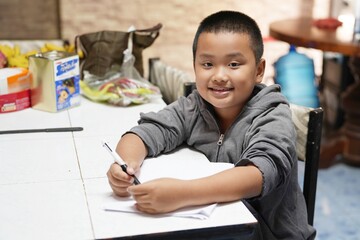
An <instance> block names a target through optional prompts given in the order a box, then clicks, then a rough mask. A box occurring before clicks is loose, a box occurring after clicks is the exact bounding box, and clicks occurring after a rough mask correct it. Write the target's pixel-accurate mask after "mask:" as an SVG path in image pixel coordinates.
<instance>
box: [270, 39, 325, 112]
mask: <svg viewBox="0 0 360 240" xmlns="http://www.w3.org/2000/svg"><path fill="white" fill-rule="evenodd" d="M274 67H275V83H278V84H279V85H280V86H281V92H282V93H283V94H284V95H285V97H286V98H287V99H288V100H289V102H290V103H294V104H298V105H301V106H306V107H313V108H315V107H318V106H319V98H318V89H317V86H316V83H315V70H314V61H313V60H312V59H311V58H309V57H307V56H306V55H305V54H301V53H298V52H297V51H296V48H295V46H290V50H289V52H288V53H287V54H286V55H284V56H282V57H280V58H279V59H278V60H277V61H276V62H275V63H274Z"/></svg>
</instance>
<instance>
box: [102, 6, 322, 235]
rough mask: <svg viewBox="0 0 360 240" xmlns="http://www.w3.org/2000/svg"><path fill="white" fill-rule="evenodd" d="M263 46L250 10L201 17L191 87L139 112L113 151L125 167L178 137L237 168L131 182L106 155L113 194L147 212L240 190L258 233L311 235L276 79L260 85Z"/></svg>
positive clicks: (234, 196)
mask: <svg viewBox="0 0 360 240" xmlns="http://www.w3.org/2000/svg"><path fill="white" fill-rule="evenodd" d="M262 54H263V42H262V36H261V32H260V29H259V28H258V26H257V24H256V22H255V21H254V20H253V19H251V18H250V17H248V16H246V15H244V14H242V13H239V12H232V11H221V12H218V13H215V14H212V15H210V16H208V17H207V18H205V19H204V20H203V21H202V22H201V24H200V26H199V28H198V30H197V33H196V35H195V39H194V43H193V58H194V59H193V64H194V71H195V76H196V87H197V90H195V91H194V92H193V93H192V94H190V95H189V96H188V97H187V98H185V97H182V98H180V99H179V100H178V101H176V102H174V103H172V104H170V105H168V106H167V107H165V108H164V109H163V110H162V111H159V112H158V113H153V112H151V113H147V114H141V119H140V121H139V125H138V126H136V127H134V128H132V129H131V130H130V131H129V132H128V133H126V134H125V135H123V136H122V138H121V139H120V141H119V143H118V146H117V149H116V150H117V152H118V153H119V154H120V156H121V157H122V158H123V159H124V160H125V161H126V162H127V163H128V165H129V166H130V167H129V171H128V173H129V174H130V175H131V174H134V173H135V172H136V171H137V170H138V169H139V168H140V166H141V163H142V162H143V160H144V158H146V157H153V156H156V155H158V154H161V153H164V152H169V151H172V150H174V149H175V148H176V147H178V146H179V145H181V144H183V143H186V144H188V145H189V146H191V147H193V148H195V149H197V150H199V151H200V152H202V153H204V154H205V155H206V156H207V158H208V159H209V160H210V161H212V162H217V161H221V162H231V163H233V164H234V165H235V167H234V168H232V169H229V170H226V171H223V172H220V173H218V174H215V175H212V176H209V177H205V178H201V179H195V180H187V181H184V180H178V179H171V178H162V179H156V180H153V181H150V182H147V183H143V184H140V185H132V182H133V178H132V177H131V176H129V175H127V174H126V173H124V172H123V171H122V170H121V168H120V167H119V166H118V165H116V164H113V165H112V166H111V167H110V169H109V171H108V179H109V183H110V186H111V187H112V189H113V191H114V193H115V194H117V195H119V196H128V195H129V194H131V195H132V196H133V197H134V199H135V200H136V202H137V204H136V207H137V208H138V209H139V210H140V211H143V212H145V213H150V214H156V213H165V212H171V211H174V210H176V209H179V208H182V207H185V206H194V205H203V204H210V203H215V202H230V201H235V200H239V199H242V200H244V202H245V203H246V204H247V206H248V207H249V208H250V209H251V210H252V211H255V215H256V217H257V219H258V221H259V228H260V229H258V230H257V231H256V239H266V240H269V239H292V240H294V239H313V238H314V236H315V230H314V229H313V228H312V227H311V226H309V225H308V223H307V216H306V207H305V201H304V199H303V195H302V192H301V189H300V187H299V185H298V182H297V157H296V152H295V130H294V127H293V123H292V120H291V112H290V109H289V106H288V102H287V101H286V99H285V98H284V97H283V95H281V93H280V89H279V86H278V85H272V86H268V87H266V86H265V85H263V84H261V81H262V78H263V75H264V70H265V60H264V59H262ZM199 171H201V169H199ZM169 193H171V194H169Z"/></svg>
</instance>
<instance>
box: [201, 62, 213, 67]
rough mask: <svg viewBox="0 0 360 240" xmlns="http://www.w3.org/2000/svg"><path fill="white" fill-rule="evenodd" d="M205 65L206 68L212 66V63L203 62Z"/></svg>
mask: <svg viewBox="0 0 360 240" xmlns="http://www.w3.org/2000/svg"><path fill="white" fill-rule="evenodd" d="M203 66H204V67H205V68H210V67H212V64H211V63H210V62H206V63H203Z"/></svg>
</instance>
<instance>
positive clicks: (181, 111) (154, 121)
mask: <svg viewBox="0 0 360 240" xmlns="http://www.w3.org/2000/svg"><path fill="white" fill-rule="evenodd" d="M187 101H189V99H186V98H184V97H182V98H180V99H179V100H178V101H175V102H173V103H172V104H170V105H168V106H166V107H165V108H164V109H162V110H160V111H159V112H156V113H155V112H149V113H146V114H145V113H141V114H140V120H139V121H138V123H139V125H137V126H135V127H133V128H131V129H130V131H129V132H132V133H135V134H137V135H138V136H139V137H140V138H141V139H142V140H143V142H144V144H145V145H146V146H147V148H148V156H149V157H154V156H157V155H159V154H160V153H166V152H170V151H172V150H174V149H175V148H176V147H178V146H179V145H181V144H182V143H183V142H184V141H185V138H186V126H187V125H188V124H187V117H186V115H189V114H188V112H189V109H188V108H189V107H190V106H191V105H192V104H188V103H187ZM190 111H191V110H190Z"/></svg>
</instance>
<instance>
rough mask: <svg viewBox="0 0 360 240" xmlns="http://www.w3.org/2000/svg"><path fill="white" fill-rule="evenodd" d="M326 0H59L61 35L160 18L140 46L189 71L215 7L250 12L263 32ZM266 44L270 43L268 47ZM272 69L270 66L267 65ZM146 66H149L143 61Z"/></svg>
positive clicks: (320, 7) (282, 48)
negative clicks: (150, 40)
mask: <svg viewBox="0 0 360 240" xmlns="http://www.w3.org/2000/svg"><path fill="white" fill-rule="evenodd" d="M327 2H328V1H327V0H287V1H282V0H254V1H246V0H238V1H234V0H221V1H220V0H195V1H194V0H100V1H99V0H61V4H60V7H61V19H62V36H63V37H64V38H65V39H69V40H71V41H73V39H74V37H75V36H76V35H78V34H82V33H86V32H93V31H101V30H127V29H128V27H129V26H131V25H134V26H135V27H136V28H146V27H150V26H153V25H155V24H157V23H159V22H160V23H162V24H163V28H162V30H161V33H160V36H159V38H158V39H157V40H156V42H155V43H154V44H153V45H152V46H151V47H150V48H148V49H146V50H145V52H144V57H145V59H146V58H148V57H160V58H161V59H162V60H164V61H165V62H167V63H169V64H171V65H173V66H175V67H177V68H180V69H183V70H185V71H187V72H189V73H190V74H193V73H192V52H191V45H192V41H193V37H194V34H195V31H196V28H197V26H198V24H199V22H200V21H201V20H202V19H203V18H204V17H206V16H207V15H209V14H211V13H213V12H216V11H219V10H225V9H226V10H238V11H242V12H244V13H246V14H248V15H250V16H251V17H253V18H254V19H255V20H256V21H257V22H258V24H259V26H260V28H261V30H262V33H263V35H264V37H266V36H268V26H269V23H270V22H272V21H275V20H280V19H284V18H291V17H297V16H312V15H313V13H315V14H317V15H319V16H320V15H322V16H326V14H327V12H326V11H327V10H326V9H327V8H328V6H327V4H328V3H327ZM267 46H270V48H269V49H268V47H267ZM287 48H288V45H287V44H284V43H279V44H278V45H276V44H274V42H271V43H270V44H266V46H265V57H266V58H268V59H269V60H268V62H269V64H268V65H270V66H271V63H272V62H273V61H274V59H276V58H277V57H278V56H280V55H282V54H284V53H285V52H286V51H287ZM268 69H269V70H267V71H268V75H271V74H272V73H271V67H269V68H268ZM145 70H146V71H147V66H145Z"/></svg>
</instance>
